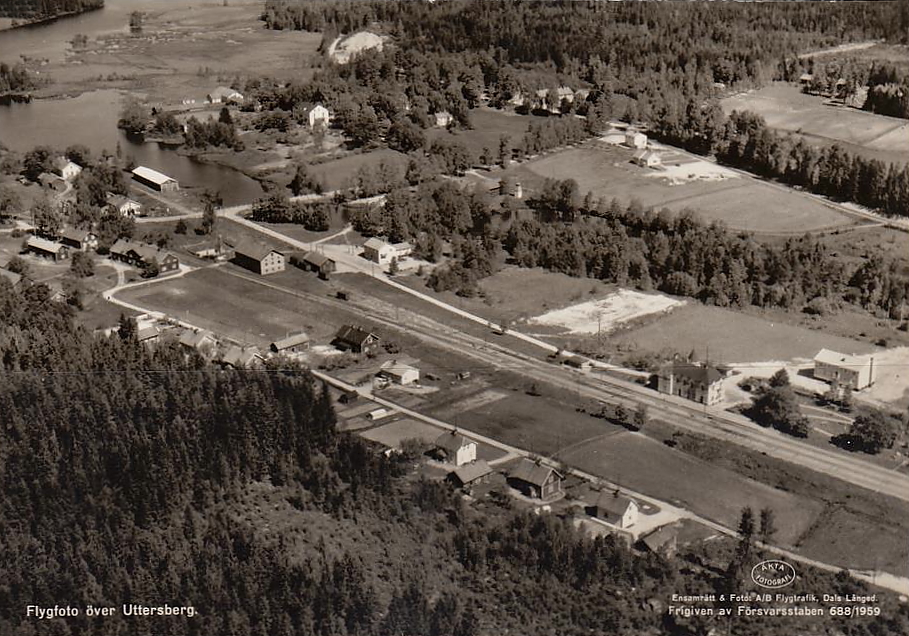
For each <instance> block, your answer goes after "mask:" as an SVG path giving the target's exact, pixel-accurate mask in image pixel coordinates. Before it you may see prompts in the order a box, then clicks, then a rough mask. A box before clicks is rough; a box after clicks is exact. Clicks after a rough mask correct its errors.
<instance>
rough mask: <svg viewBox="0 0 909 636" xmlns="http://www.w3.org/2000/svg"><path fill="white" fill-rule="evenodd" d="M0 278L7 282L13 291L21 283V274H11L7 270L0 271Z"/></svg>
mask: <svg viewBox="0 0 909 636" xmlns="http://www.w3.org/2000/svg"><path fill="white" fill-rule="evenodd" d="M0 278H2V279H3V280H5V281H7V282H8V283H9V284H10V285H11V286H12V287H13V289H17V288H18V287H19V285H20V284H21V283H22V280H23V279H22V274H17V273H16V272H11V271H9V270H8V269H0Z"/></svg>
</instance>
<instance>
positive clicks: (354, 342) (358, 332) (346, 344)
mask: <svg viewBox="0 0 909 636" xmlns="http://www.w3.org/2000/svg"><path fill="white" fill-rule="evenodd" d="M331 344H332V346H333V347H335V348H336V349H340V350H341V351H350V352H352V353H371V352H372V351H375V349H376V348H377V347H378V346H379V336H377V335H376V334H374V333H373V332H371V331H368V330H366V329H363V328H361V327H355V326H353V325H344V326H343V327H341V328H340V329H339V330H338V333H336V334H335V337H334V339H333V340H332V341H331Z"/></svg>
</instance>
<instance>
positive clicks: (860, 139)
mask: <svg viewBox="0 0 909 636" xmlns="http://www.w3.org/2000/svg"><path fill="white" fill-rule="evenodd" d="M722 106H723V110H725V111H726V112H731V111H733V110H750V111H752V112H754V113H757V114H758V115H761V116H762V117H763V118H764V119H765V120H766V121H767V124H768V125H769V126H771V127H772V128H777V129H779V130H786V131H790V132H793V133H798V134H800V135H802V136H804V137H805V138H806V139H807V140H808V141H812V142H817V143H819V144H820V145H829V144H831V143H834V142H839V143H840V144H841V145H844V146H845V147H846V148H847V149H849V150H853V151H855V152H861V153H862V154H863V155H865V156H869V157H874V158H877V159H881V160H882V161H888V162H899V163H906V162H907V161H909V122H907V121H906V120H905V119H899V118H896V117H886V116H884V115H875V114H873V113H866V112H863V111H860V110H857V109H854V108H848V107H844V106H841V105H833V104H828V103H827V100H826V99H825V98H823V97H820V96H817V95H806V94H803V93H802V92H801V90H800V89H799V87H798V86H794V85H792V84H787V83H783V82H778V83H775V84H772V85H771V86H767V87H765V88H762V89H760V90H757V91H751V92H748V93H744V94H741V95H736V96H734V97H729V98H727V99H724V100H723V102H722Z"/></svg>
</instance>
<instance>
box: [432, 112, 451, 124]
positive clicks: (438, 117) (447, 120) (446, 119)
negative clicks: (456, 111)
mask: <svg viewBox="0 0 909 636" xmlns="http://www.w3.org/2000/svg"><path fill="white" fill-rule="evenodd" d="M433 122H434V123H435V125H436V128H448V127H449V126H451V124H452V122H454V117H452V115H451V113H449V112H448V111H447V110H443V111H440V112H438V113H433Z"/></svg>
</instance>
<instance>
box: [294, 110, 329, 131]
mask: <svg viewBox="0 0 909 636" xmlns="http://www.w3.org/2000/svg"><path fill="white" fill-rule="evenodd" d="M302 115H303V117H305V118H306V122H307V123H308V124H309V128H310V130H315V129H316V128H317V127H320V128H328V126H329V124H331V112H329V110H328V109H327V108H325V106H323V105H322V104H308V105H306V106H305V107H304V108H303V112H302ZM298 121H299V120H298Z"/></svg>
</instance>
